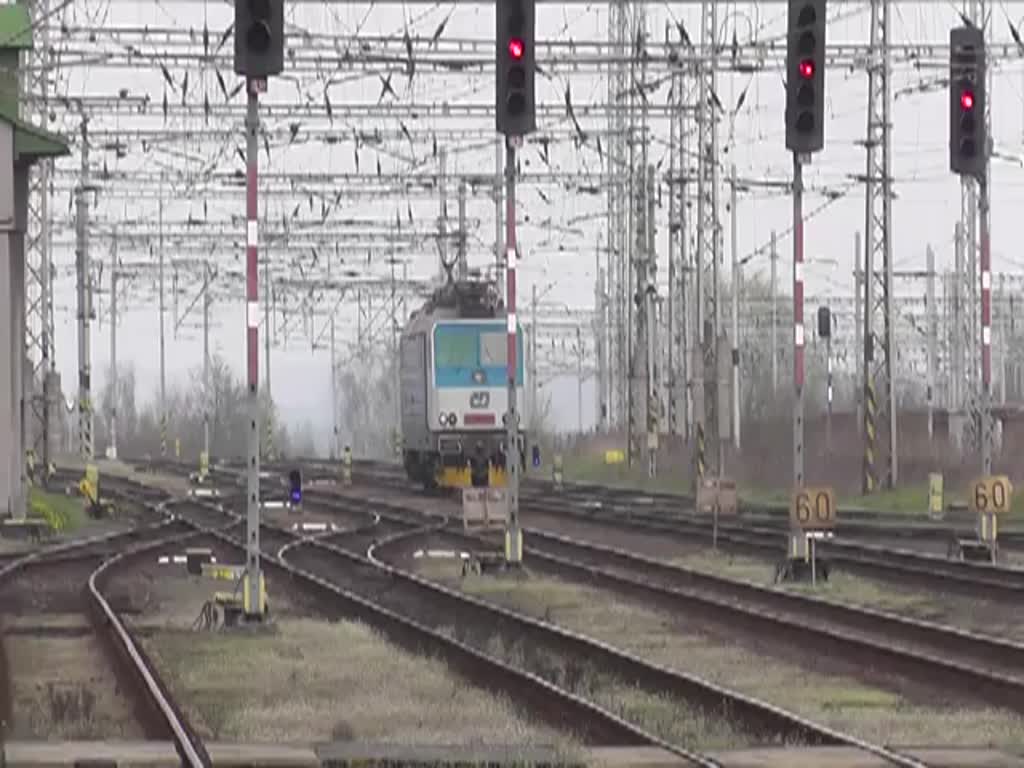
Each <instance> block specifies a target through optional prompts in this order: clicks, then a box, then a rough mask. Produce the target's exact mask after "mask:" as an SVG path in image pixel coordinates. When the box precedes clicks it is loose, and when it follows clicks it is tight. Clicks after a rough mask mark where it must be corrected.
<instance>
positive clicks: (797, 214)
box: [793, 152, 804, 489]
mask: <svg viewBox="0 0 1024 768" xmlns="http://www.w3.org/2000/svg"><path fill="white" fill-rule="evenodd" d="M803 201H804V180H803V164H802V162H801V158H800V155H799V153H797V152H793V388H794V394H795V395H796V396H795V397H794V399H793V487H794V488H796V489H801V488H803V487H804V282H803V272H804V214H803Z"/></svg>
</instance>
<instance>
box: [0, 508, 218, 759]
mask: <svg viewBox="0 0 1024 768" xmlns="http://www.w3.org/2000/svg"><path fill="white" fill-rule="evenodd" d="M191 535H194V534H193V531H192V528H191V526H188V525H184V524H182V523H181V522H179V521H176V520H174V519H171V518H166V519H164V520H163V521H162V522H158V523H154V524H152V525H147V526H144V527H140V528H136V529H133V530H129V531H123V532H118V533H112V534H106V535H101V536H95V537H92V538H89V539H83V540H80V541H70V542H64V543H60V544H57V545H54V546H51V547H47V548H44V549H41V550H37V551H35V552H32V553H30V554H27V555H24V556H22V557H19V558H17V559H14V560H12V561H10V562H8V563H6V564H5V565H3V567H0V589H3V588H5V587H7V588H10V587H11V586H12V582H15V580H16V579H19V578H21V577H24V576H26V575H31V576H32V577H33V579H34V581H35V583H39V584H45V585H47V588H49V589H53V588H54V586H53V585H54V584H58V585H59V586H58V587H57V588H58V589H68V590H70V591H71V593H72V594H71V595H66V596H65V597H66V598H69V599H70V600H71V601H73V602H75V604H77V605H78V606H79V607H80V609H81V610H83V611H84V612H85V613H86V614H87V615H88V617H89V618H90V620H91V623H92V626H93V627H94V629H95V631H96V633H97V635H98V637H99V638H100V640H101V645H102V646H103V647H104V649H105V651H106V653H107V656H108V657H109V659H110V661H111V663H112V666H113V668H114V672H115V675H116V676H117V679H118V681H119V683H120V684H121V685H122V686H123V690H125V691H128V692H129V695H130V696H132V697H133V698H134V699H135V701H136V708H135V713H136V717H137V719H138V720H139V722H140V725H141V726H142V727H143V730H144V731H145V733H146V735H147V736H148V737H149V738H153V739H168V738H169V739H171V740H173V742H174V745H175V748H176V750H177V752H178V754H179V757H180V759H181V761H182V764H183V765H188V766H192V767H193V768H199V767H200V766H203V767H204V768H206V767H209V766H211V765H212V762H211V760H210V756H209V754H208V753H207V751H206V748H205V746H204V745H203V742H202V740H201V739H200V738H199V737H198V735H197V734H196V732H195V730H194V729H193V728H192V726H191V725H190V724H189V723H188V720H187V719H186V718H185V716H184V715H183V713H182V711H181V710H180V708H179V707H178V706H177V704H176V703H175V702H174V700H173V698H172V697H171V696H170V695H169V694H168V692H167V688H166V686H165V685H164V683H163V681H162V680H161V678H160V675H159V673H158V672H157V671H156V669H155V667H154V666H153V664H152V662H151V661H150V660H149V659H148V658H147V657H146V655H145V653H144V652H143V651H142V649H141V646H140V644H139V642H138V640H137V638H136V637H135V635H134V633H133V632H132V631H131V630H130V628H129V627H128V626H127V625H126V624H125V623H124V622H123V621H122V619H121V617H120V616H119V615H118V613H117V611H116V610H115V609H114V608H113V607H112V606H111V604H110V603H109V602H108V600H107V598H106V596H105V595H104V591H103V590H104V585H105V583H106V581H107V579H108V578H109V576H110V575H111V573H112V572H114V571H115V570H117V569H119V568H120V567H122V566H123V564H124V562H125V561H126V560H128V559H130V558H131V557H133V556H135V555H137V554H138V553H139V552H144V551H148V550H150V549H152V548H154V547H156V546H160V545H162V544H164V543H167V542H170V541H178V540H180V539H181V538H182V537H183V536H184V537H187V536H191ZM83 588H84V596H85V601H84V602H82V601H81V600H80V599H76V598H75V597H73V595H76V594H77V593H78V592H79V591H82V590H83ZM8 599H10V595H9V597H8ZM5 612H7V611H6V610H5ZM7 682H8V684H9V680H8V681H7ZM7 698H8V697H6V696H5V695H4V693H3V692H0V702H2V701H4V700H5V699H7Z"/></svg>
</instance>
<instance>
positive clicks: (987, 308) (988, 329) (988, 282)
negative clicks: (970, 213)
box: [978, 168, 992, 475]
mask: <svg viewBox="0 0 1024 768" xmlns="http://www.w3.org/2000/svg"><path fill="white" fill-rule="evenodd" d="M978 192H979V194H978V208H979V211H978V217H979V219H980V220H981V227H980V229H981V237H980V239H981V254H980V259H979V261H980V262H981V471H982V474H983V475H990V474H992V253H991V251H990V250H989V231H988V205H989V200H988V173H987V168H986V173H985V176H984V177H982V178H981V179H980V183H979V184H978Z"/></svg>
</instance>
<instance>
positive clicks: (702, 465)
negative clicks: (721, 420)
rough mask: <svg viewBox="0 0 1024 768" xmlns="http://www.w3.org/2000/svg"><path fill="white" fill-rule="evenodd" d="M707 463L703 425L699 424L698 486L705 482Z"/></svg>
mask: <svg viewBox="0 0 1024 768" xmlns="http://www.w3.org/2000/svg"><path fill="white" fill-rule="evenodd" d="M707 466H708V465H707V462H706V458H705V436H703V424H702V423H700V422H697V453H696V471H697V485H699V484H700V481H701V480H703V476H705V472H706V467H707Z"/></svg>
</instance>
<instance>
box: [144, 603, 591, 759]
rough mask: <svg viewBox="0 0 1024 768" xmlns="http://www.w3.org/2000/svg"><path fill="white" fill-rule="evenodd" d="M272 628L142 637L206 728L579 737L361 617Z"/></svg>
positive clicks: (234, 735) (227, 733) (227, 735)
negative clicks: (391, 638) (520, 709)
mask: <svg viewBox="0 0 1024 768" xmlns="http://www.w3.org/2000/svg"><path fill="white" fill-rule="evenodd" d="M275 626H276V631H275V632H274V633H272V634H254V635H238V634H225V633H194V632H188V631H180V630H172V631H166V632H161V633H160V634H158V635H155V636H153V637H150V638H149V639H147V640H146V646H147V650H149V651H151V652H152V653H153V655H154V658H155V661H156V663H157V664H158V666H159V667H160V669H161V670H162V671H163V673H164V674H165V676H166V679H167V680H168V684H169V685H170V686H171V689H172V691H173V692H174V693H175V695H176V696H177V697H178V698H179V701H184V702H186V705H187V708H188V709H189V710H190V711H189V715H190V716H191V717H192V718H193V723H194V724H195V725H196V727H197V728H199V729H201V730H202V731H203V733H204V736H205V737H206V738H210V739H213V740H219V741H239V742H250V741H252V742H275V743H286V742H307V741H308V742H316V741H329V740H335V739H336V740H347V739H354V740H365V741H376V742H387V743H406V744H422V745H426V744H435V745H442V744H448V745H483V744H500V745H512V746H515V745H521V746H524V747H526V746H534V745H540V744H551V745H554V746H555V747H556V748H557V749H560V750H567V751H570V752H571V751H572V750H573V748H574V746H575V745H573V744H572V743H571V742H570V741H568V740H567V739H566V738H565V737H563V736H561V735H560V734H557V733H556V732H554V731H549V730H547V729H544V728H541V727H537V726H534V725H532V724H530V723H528V722H527V721H525V720H524V719H523V718H522V717H520V716H519V715H518V713H517V712H516V711H515V710H514V709H513V707H512V705H511V703H510V702H508V701H507V700H504V699H500V698H496V697H492V696H490V695H488V694H487V693H485V692H483V691H480V690H479V689H477V688H474V687H471V686H469V685H467V684H466V683H464V682H463V681H462V680H460V679H459V678H457V677H455V676H453V675H451V674H449V672H448V670H447V668H446V667H445V665H444V664H443V663H442V662H439V661H435V660H428V659H423V658H420V657H416V656H413V655H410V654H407V653H405V652H403V651H400V650H398V649H396V648H395V647H394V646H391V645H390V644H388V643H387V642H386V641H385V640H383V639H382V638H381V637H380V636H378V635H377V634H376V633H374V632H373V631H372V630H371V629H369V628H368V627H366V626H365V625H363V624H357V623H352V622H338V623H327V622H322V621H313V620H310V619H294V620H292V619H289V620H280V621H279V622H278V623H277V624H276V625H275Z"/></svg>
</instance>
